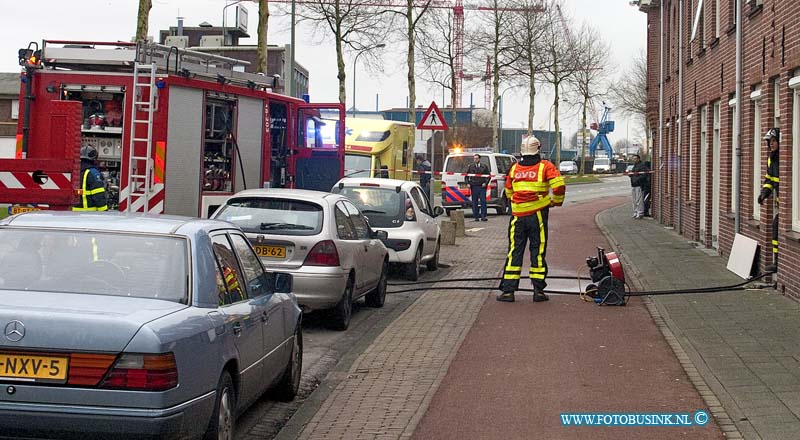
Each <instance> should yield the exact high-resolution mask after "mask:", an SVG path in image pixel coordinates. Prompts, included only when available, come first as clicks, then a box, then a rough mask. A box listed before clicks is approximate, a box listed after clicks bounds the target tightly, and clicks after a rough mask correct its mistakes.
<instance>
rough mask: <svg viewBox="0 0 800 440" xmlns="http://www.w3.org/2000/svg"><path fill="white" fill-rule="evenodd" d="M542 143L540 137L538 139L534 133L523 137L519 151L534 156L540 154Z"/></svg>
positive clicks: (524, 154)
mask: <svg viewBox="0 0 800 440" xmlns="http://www.w3.org/2000/svg"><path fill="white" fill-rule="evenodd" d="M540 145H541V144H540V143H539V139H536V136H534V135H530V136H528V137H526V138H524V139H522V144H521V145H520V147H519V152H520V153H522V155H523V156H533V155H535V154H539V146H540Z"/></svg>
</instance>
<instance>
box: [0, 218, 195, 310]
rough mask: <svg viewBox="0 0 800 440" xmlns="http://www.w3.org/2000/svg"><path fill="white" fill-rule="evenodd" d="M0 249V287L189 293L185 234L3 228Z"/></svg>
mask: <svg viewBox="0 0 800 440" xmlns="http://www.w3.org/2000/svg"><path fill="white" fill-rule="evenodd" d="M0 255H2V258H0V263H1V264H0V290H15V291H24V290H36V291H41V292H64V293H82V294H89V295H110V296H132V297H137V298H155V299H162V300H166V301H173V302H179V303H183V304H187V303H188V299H189V292H188V284H189V283H188V270H189V269H188V261H189V259H188V256H187V244H186V240H185V239H183V238H178V237H172V236H163V235H145V234H134V233H119V232H117V233H108V232H94V231H69V230H55V229H4V230H3V229H0Z"/></svg>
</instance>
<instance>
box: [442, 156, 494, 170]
mask: <svg viewBox="0 0 800 440" xmlns="http://www.w3.org/2000/svg"><path fill="white" fill-rule="evenodd" d="M473 163H474V160H473V159H472V156H471V155H469V156H450V157H448V158H447V164H446V165H445V168H444V170H445V171H446V172H448V173H465V172H467V168H469V166H470V165H472V164H473ZM481 164H482V165H486V166H487V167H489V169H491V167H490V166H489V156H481Z"/></svg>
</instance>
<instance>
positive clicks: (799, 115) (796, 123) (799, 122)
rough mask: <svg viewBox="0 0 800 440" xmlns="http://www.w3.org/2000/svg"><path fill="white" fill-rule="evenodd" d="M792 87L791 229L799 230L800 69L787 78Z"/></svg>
mask: <svg viewBox="0 0 800 440" xmlns="http://www.w3.org/2000/svg"><path fill="white" fill-rule="evenodd" d="M789 88H790V89H792V98H793V99H792V101H793V102H792V106H793V111H792V194H791V196H790V197H791V198H790V200H791V203H792V231H794V232H800V136H798V133H800V71H798V72H795V76H794V78H792V79H790V80H789Z"/></svg>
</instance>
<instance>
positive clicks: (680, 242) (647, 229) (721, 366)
mask: <svg viewBox="0 0 800 440" xmlns="http://www.w3.org/2000/svg"><path fill="white" fill-rule="evenodd" d="M629 214H630V213H629V210H628V208H627V207H625V206H622V207H618V208H614V209H611V210H608V211H605V212H603V213H601V214H600V215H598V217H597V222H598V224H599V225H600V226H601V228H602V229H604V231H605V232H606V233H607V235H608V237H609V239H610V241H612V243H613V245H614V247H615V248H616V249H618V250H619V251H620V253H621V254H622V258H623V261H624V262H625V268H626V270H627V273H628V274H633V275H634V278H635V279H636V280H638V281H639V282H640V284H641V287H642V288H644V289H648V290H661V289H680V288H691V287H700V286H715V285H731V284H734V283H737V282H741V281H742V280H741V278H739V277H738V276H736V275H734V274H733V273H731V272H729V271H728V270H727V269H726V267H725V266H726V260H724V259H723V258H721V257H718V256H710V255H709V254H708V252H706V250H703V249H699V248H697V247H696V246H695V245H694V244H693V243H691V242H689V241H688V240H687V239H686V238H684V237H681V236H679V235H678V234H676V233H675V232H674V231H672V230H670V229H667V228H664V227H663V226H661V225H660V224H658V223H657V222H656V221H654V220H651V219H646V220H634V219H631V218H630V215H629ZM651 301H652V304H653V305H654V306H655V307H656V308H657V310H658V312H659V313H660V314H661V316H662V317H663V319H664V322H665V324H666V325H667V326H668V328H669V330H670V331H671V332H672V333H673V334H674V335H675V338H676V340H677V342H679V343H680V346H681V348H682V349H683V350H685V352H686V354H687V355H688V360H690V361H691V365H692V366H693V367H694V368H696V369H697V371H698V373H699V374H700V376H701V377H702V382H705V384H707V386H708V387H709V388H710V390H711V391H713V394H714V396H715V397H716V399H718V400H719V402H721V404H722V407H724V410H725V411H726V412H727V414H729V415H730V417H731V419H732V420H733V422H734V423H735V424H736V427H737V428H738V430H739V431H740V432H741V434H742V435H743V436H744V438H746V439H791V438H800V362H799V361H798V360H800V345H799V344H798V341H800V313H799V312H800V303H798V302H797V301H795V300H793V299H790V298H788V297H786V296H783V295H781V294H780V293H778V292H776V291H775V290H772V289H764V290H754V291H744V292H742V291H734V292H724V293H714V294H683V295H669V296H654V297H651ZM702 382H699V383H700V385H699V386H700V387H702ZM696 385H698V383H696ZM712 399H713V397H712ZM709 406H711V405H709Z"/></svg>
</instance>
